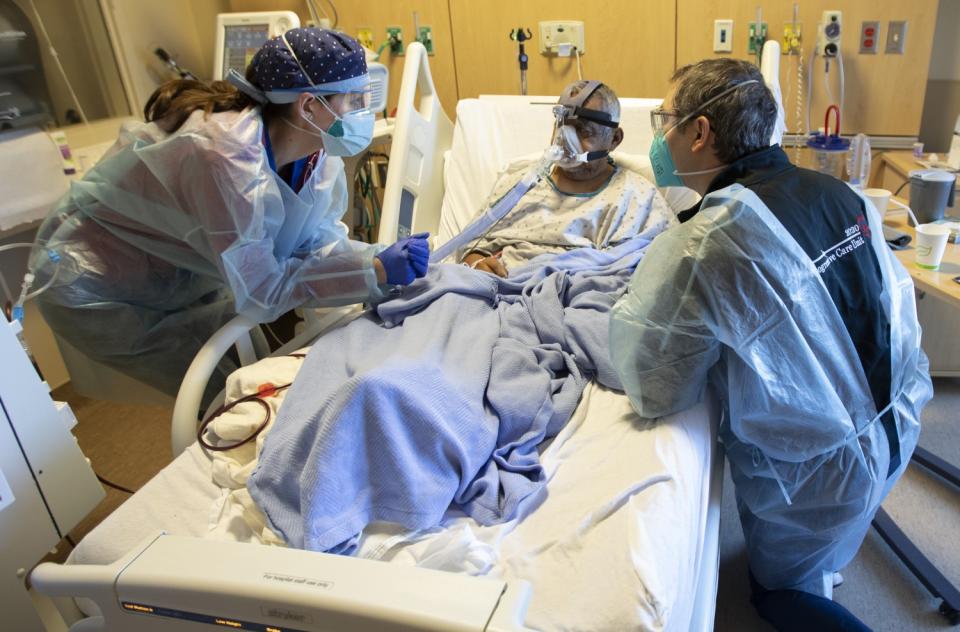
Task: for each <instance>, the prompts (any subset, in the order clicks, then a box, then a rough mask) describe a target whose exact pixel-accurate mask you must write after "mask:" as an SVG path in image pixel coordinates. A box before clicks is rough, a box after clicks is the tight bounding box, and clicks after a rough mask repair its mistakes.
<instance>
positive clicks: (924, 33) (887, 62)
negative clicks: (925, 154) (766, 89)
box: [676, 0, 937, 136]
mask: <svg viewBox="0 0 960 632" xmlns="http://www.w3.org/2000/svg"><path fill="white" fill-rule="evenodd" d="M676 2H677V64H678V65H683V64H688V63H692V62H695V61H698V60H700V59H704V58H707V57H714V56H721V55H728V54H729V53H723V54H721V53H714V52H713V21H714V20H715V19H732V20H734V41H733V42H734V52H733V53H732V55H733V56H735V57H738V58H741V59H751V60H752V59H753V57H752V56H750V55H748V54H747V28H748V24H749V23H750V22H752V21H754V20H755V19H756V8H757V6H760V7H762V9H763V21H764V22H766V23H767V24H768V27H769V29H770V30H769V33H770V36H771V37H777V38H782V34H783V26H784V23H785V22H787V21H790V20H792V18H793V3H792V2H784V1H783V0H755V1H754V2H749V3H747V2H741V1H738V0H676ZM833 9H839V10H841V11H842V12H843V17H842V23H843V35H842V42H841V52H842V54H843V61H844V71H845V75H846V77H845V78H846V99H845V103H844V119H843V121H842V125H843V130H842V131H844V132H845V133H855V132H864V133H867V134H871V135H883V136H916V135H917V134H918V133H919V132H920V119H921V115H922V112H923V97H924V93H925V91H926V84H927V73H928V70H929V66H930V51H931V47H932V39H933V32H934V26H935V22H936V17H937V0H913V1H911V2H904V1H903V0H847V1H845V2H836V1H835V0H803V1H802V2H800V15H799V18H798V21H799V22H801V23H802V28H803V53H804V62H805V63H804V69H803V72H804V76H806V73H807V69H808V67H809V58H810V54H811V52H812V51H813V49H814V47H815V45H816V32H817V23H818V22H819V21H820V19H821V15H822V13H823V11H824V10H833ZM890 20H906V21H907V23H908V24H907V36H906V40H905V44H906V47H905V53H904V54H903V55H894V54H886V53H884V52H883V49H884V44H885V42H886V37H887V27H888V22H889V21H890ZM863 21H879V22H880V23H881V25H880V43H879V51H878V52H877V54H874V55H861V54H860V53H859V50H860V43H859V36H860V25H861V22H863ZM796 62H797V57H795V56H785V55H784V56H781V70H780V81H781V89H782V90H783V93H784V100H785V101H786V99H787V97H788V92H789V93H790V95H789V96H790V102H789V103H785V106H786V110H787V125H788V128H789V129H790V131H797V129H798V127H797V124H796V116H795V110H796V95H797V85H796V84H797V70H796ZM835 68H836V64H835V62H834V63H832V64H831V73H830V76H831V81H832V82H833V84H832V85H833V87H832V90H833V93H834V96H835V97H836V98H837V99H839V95H838V94H837V88H836V86H837V83H836V81H837V76H836V74H835ZM823 69H824V65H823V59H822V58H817V61H816V66H815V71H814V73H813V79H814V82H813V84H814V89H813V94H814V96H815V99H814V102H813V107H812V109H811V126H812V127H814V128H817V127H820V126H822V125H823V115H824V111H825V110H826V106H827V99H826V97H825V95H826V88H825V87H824V81H823V74H824V72H823ZM788 81H789V85H788ZM805 91H806V80H804V92H805ZM805 100H806V95H805V94H804V101H805ZM801 118H803V117H801Z"/></svg>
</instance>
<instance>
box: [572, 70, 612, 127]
mask: <svg viewBox="0 0 960 632" xmlns="http://www.w3.org/2000/svg"><path fill="white" fill-rule="evenodd" d="M602 85H603V83H601V82H600V81H595V80H590V81H588V82H587V85H585V86H584V87H583V90H581V91H580V92H578V93H577V96H575V97H573V102H572V103H562V104H561V105H562V106H563V109H564V110H565V112H564V118H568V119H583V120H585V121H590V122H591V123H596V124H597V125H602V126H604V127H610V128H614V129H616V128H617V127H620V121H614V120H613V117H612V116H610V113H609V112H604V111H603V110H594V109H591V108H586V107H583V104H584V103H586V102H587V101H589V100H590V97H592V96H593V93H595V92H596V91H597V90H598V89H599V88H600V86H602Z"/></svg>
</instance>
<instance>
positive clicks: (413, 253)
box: [377, 233, 430, 285]
mask: <svg viewBox="0 0 960 632" xmlns="http://www.w3.org/2000/svg"><path fill="white" fill-rule="evenodd" d="M429 236H430V233H417V234H416V235H411V236H410V237H406V238H404V239H401V240H400V241H398V242H396V243H395V244H393V245H392V246H389V247H388V248H387V249H386V250H384V251H383V252H381V253H380V254H378V255H377V259H379V260H380V263H381V264H383V269H384V271H385V272H386V273H387V283H389V284H390V285H409V284H411V283H413V281H414V279H418V278H420V277H422V276H423V275H425V274H426V273H427V264H428V263H429V262H430V244H429V243H427V237H429Z"/></svg>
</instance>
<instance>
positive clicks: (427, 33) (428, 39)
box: [417, 26, 433, 55]
mask: <svg viewBox="0 0 960 632" xmlns="http://www.w3.org/2000/svg"><path fill="white" fill-rule="evenodd" d="M417 41H418V42H420V43H421V44H423V47H424V48H426V49H427V54H428V55H432V54H433V30H431V28H430V27H429V26H421V27H420V32H419V33H417Z"/></svg>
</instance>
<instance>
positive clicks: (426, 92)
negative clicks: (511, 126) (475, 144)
mask: <svg viewBox="0 0 960 632" xmlns="http://www.w3.org/2000/svg"><path fill="white" fill-rule="evenodd" d="M406 57H407V59H406V62H404V65H403V78H402V81H401V84H400V97H399V102H398V104H397V119H396V123H395V126H394V132H393V144H392V146H391V148H390V168H389V169H388V171H387V183H386V185H385V187H384V193H383V215H382V216H381V218H380V230H379V234H378V237H377V239H378V241H379V242H380V243H384V244H391V243H393V242H395V241H396V240H397V239H401V238H403V237H406V236H408V235H411V234H413V233H418V232H422V231H431V232H436V230H437V227H438V226H439V225H440V209H441V206H442V203H443V154H444V152H445V151H446V150H447V149H449V148H450V145H451V144H452V143H453V123H452V122H450V119H449V118H448V117H447V115H446V114H445V113H444V111H443V107H442V106H441V104H440V99H439V97H438V95H437V89H436V86H435V85H434V83H433V76H432V75H431V73H430V63H429V61H428V59H429V58H428V57H427V49H426V48H424V47H423V44H421V43H420V42H412V43H411V44H410V45H409V46H408V47H407V53H406ZM418 90H419V93H420V97H419V99H417V92H418Z"/></svg>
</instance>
